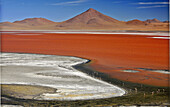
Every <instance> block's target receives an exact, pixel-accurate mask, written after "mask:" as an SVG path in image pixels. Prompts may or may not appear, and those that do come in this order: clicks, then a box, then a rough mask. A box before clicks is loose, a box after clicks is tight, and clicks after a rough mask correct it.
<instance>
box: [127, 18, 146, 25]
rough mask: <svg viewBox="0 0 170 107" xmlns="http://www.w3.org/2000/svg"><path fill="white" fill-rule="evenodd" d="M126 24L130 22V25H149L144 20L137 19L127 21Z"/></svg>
mask: <svg viewBox="0 0 170 107" xmlns="http://www.w3.org/2000/svg"><path fill="white" fill-rule="evenodd" d="M126 24H128V25H147V23H146V22H143V21H140V20H137V19H135V20H131V21H128V22H126Z"/></svg>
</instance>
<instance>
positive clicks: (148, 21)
mask: <svg viewBox="0 0 170 107" xmlns="http://www.w3.org/2000/svg"><path fill="white" fill-rule="evenodd" d="M145 22H147V23H161V21H159V20H158V19H148V20H146V21H145Z"/></svg>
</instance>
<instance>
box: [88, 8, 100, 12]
mask: <svg viewBox="0 0 170 107" xmlns="http://www.w3.org/2000/svg"><path fill="white" fill-rule="evenodd" d="M86 12H92V13H94V12H96V13H97V12H98V11H97V10H95V9H93V8H89V9H88V10H87V11H86Z"/></svg>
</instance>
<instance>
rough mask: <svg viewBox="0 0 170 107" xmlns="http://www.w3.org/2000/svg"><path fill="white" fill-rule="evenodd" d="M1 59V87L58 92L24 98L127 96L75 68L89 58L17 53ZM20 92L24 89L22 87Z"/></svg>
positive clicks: (3, 56) (123, 91)
mask: <svg viewBox="0 0 170 107" xmlns="http://www.w3.org/2000/svg"><path fill="white" fill-rule="evenodd" d="M1 57H2V63H1V66H2V80H1V83H2V84H22V85H35V86H45V87H51V88H55V89H57V91H56V92H55V93H53V92H49V93H48V92H44V93H41V94H40V95H39V96H37V97H35V96H34V97H24V96H23V98H25V99H29V98H30V99H38V100H41V99H43V100H86V99H100V98H110V97H117V96H122V95H124V94H125V90H123V89H121V88H119V87H117V86H114V85H112V84H109V83H107V82H104V81H101V80H98V79H95V78H92V77H90V76H88V75H87V74H85V73H82V72H80V71H78V70H76V69H74V68H73V67H72V66H73V65H76V64H81V63H86V62H87V61H88V60H86V59H82V58H77V57H67V56H55V55H36V54H17V53H2V55H1ZM8 87H9V86H8ZM15 88H16V87H15ZM19 89H20V90H21V89H22V87H21V88H19ZM21 92H22V90H21ZM15 93H16V92H15ZM18 94H20V92H18ZM25 95H27V94H25ZM16 96H17V95H16ZM28 96H29V95H28ZM20 98H22V96H20Z"/></svg>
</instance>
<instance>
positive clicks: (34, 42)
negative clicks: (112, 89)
mask: <svg viewBox="0 0 170 107" xmlns="http://www.w3.org/2000/svg"><path fill="white" fill-rule="evenodd" d="M151 37H153V36H147V35H130V34H59V33H19V32H18V33H17V32H11V33H5V32H4V33H2V35H1V44H2V48H1V51H2V52H19V53H40V54H50V55H65V56H77V57H82V58H85V59H89V60H91V61H92V63H90V65H89V66H90V67H91V68H93V69H95V70H97V71H99V72H103V73H106V74H109V75H110V76H111V77H112V78H116V79H119V80H123V81H129V82H133V83H142V84H148V85H154V86H168V85H169V84H168V82H169V78H168V76H169V74H163V73H159V72H152V71H150V70H148V69H153V70H168V69H169V66H168V65H169V63H168V59H169V54H168V53H169V43H168V41H169V40H168V39H155V38H151ZM154 37H155V36H154ZM157 37H159V36H157ZM161 37H162V36H161ZM140 68H146V69H140ZM123 70H137V71H139V72H136V73H132V72H124V71H123Z"/></svg>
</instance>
